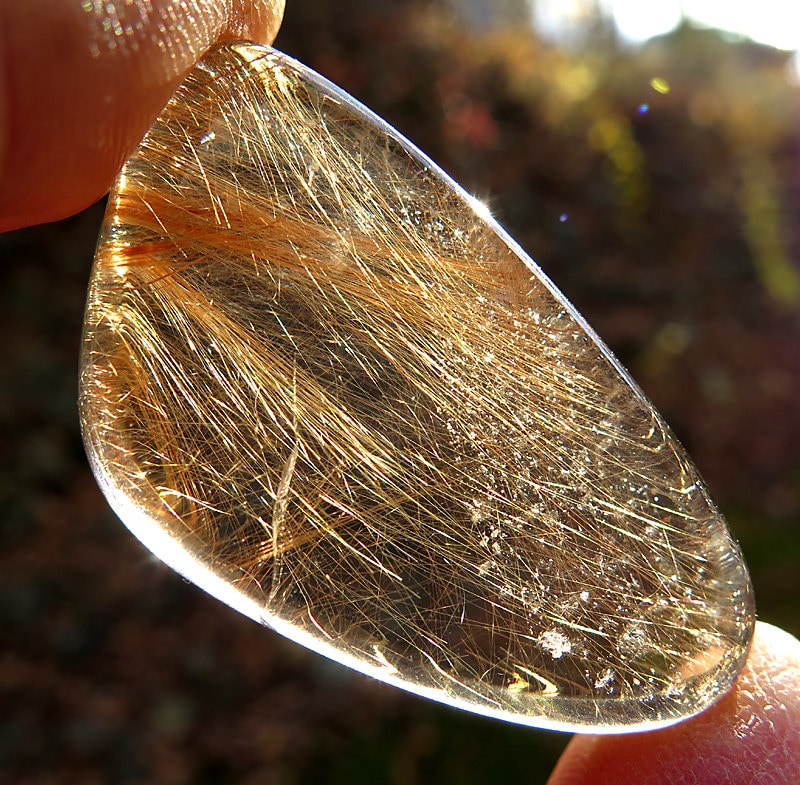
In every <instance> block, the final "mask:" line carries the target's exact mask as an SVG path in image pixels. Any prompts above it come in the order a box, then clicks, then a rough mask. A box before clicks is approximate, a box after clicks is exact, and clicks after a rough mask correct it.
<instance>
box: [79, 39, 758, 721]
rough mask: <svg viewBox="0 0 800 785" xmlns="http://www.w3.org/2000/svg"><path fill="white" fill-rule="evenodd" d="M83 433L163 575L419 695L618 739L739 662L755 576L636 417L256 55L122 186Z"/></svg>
mask: <svg viewBox="0 0 800 785" xmlns="http://www.w3.org/2000/svg"><path fill="white" fill-rule="evenodd" d="M81 414H82V423H83V428H84V434H85V440H86V444H87V449H88V453H89V456H90V459H91V461H92V464H93V468H94V470H95V473H96V475H97V477H98V480H99V482H100V484H101V486H102V487H103V489H104V491H105V492H106V494H107V496H108V498H109V500H110V503H111V504H112V506H113V507H114V508H115V510H116V511H117V512H118V514H119V515H120V516H121V518H122V519H123V520H124V521H125V523H126V524H127V525H128V526H129V527H130V528H131V529H132V530H133V532H134V533H135V534H136V535H137V536H138V537H139V538H140V539H141V540H142V541H143V542H144V543H145V544H146V545H148V546H149V547H150V548H151V549H152V550H153V551H154V552H155V553H156V554H157V555H158V556H160V557H161V558H162V559H164V560H165V561H166V562H167V563H169V564H171V565H172V566H173V567H174V568H176V569H177V570H179V571H180V572H181V573H183V574H184V575H185V576H186V577H187V578H189V579H190V580H192V581H194V582H196V583H197V584H199V585H200V586H202V587H203V588H205V589H206V590H207V591H209V592H211V593H212V594H214V595H216V596H217V597H219V598H220V599H222V600H223V601H225V602H227V603H228V604H230V605H231V606H233V607H234V608H236V609H238V610H240V611H241V612H243V613H245V614H247V615H249V616H251V617H253V618H254V619H257V620H259V621H261V622H263V623H265V624H267V625H269V626H271V627H273V628H275V629H277V630H278V631H280V632H282V633H283V634H285V635H287V636H288V637H290V638H292V639H294V640H296V641H298V642H300V643H302V644H304V645H306V646H309V647H310V648H312V649H315V650H317V651H319V652H321V653H323V654H326V655H327V656H329V657H332V658H334V659H336V660H338V661H340V662H342V663H344V664H346V665H349V666H351V667H354V668H357V669H358V670H360V671H362V672H365V673H368V674H370V675H372V676H375V677H376V678H379V679H382V680H384V681H387V682H390V683H393V684H396V685H398V686H401V687H404V688H405V689H408V690H411V691H413V692H416V693H418V694H422V695H426V696H428V697H430V698H433V699H436V700H439V701H443V702H445V703H449V704H451V705H456V706H459V707H462V708H465V709H468V710H471V711H476V712H479V713H482V714H486V715H490V716H496V717H501V718H503V719H507V720H512V721H515V722H520V723H526V724H530V725H537V726H542V727H549V728H555V729H561V730H582V729H583V730H591V731H593V732H622V731H628V730H640V729H646V728H651V727H657V726H659V725H666V724H670V723H672V722H675V721H677V720H679V719H681V718H683V717H686V716H689V715H691V714H694V713H696V712H698V711H701V710H702V709H704V708H705V707H706V706H708V705H709V704H710V703H711V702H713V701H714V699H715V698H716V697H718V696H719V695H721V694H722V693H723V692H724V691H725V690H727V688H728V687H729V686H730V684H731V683H732V680H733V679H734V678H735V676H736V674H737V672H738V671H739V669H740V667H741V665H742V663H743V660H744V657H745V655H746V652H747V647H748V645H749V641H750V637H751V634H752V627H753V623H754V611H753V604H752V597H751V589H750V583H749V578H748V574H747V570H746V567H745V565H744V563H743V560H742V557H741V555H740V552H739V550H738V548H737V546H736V544H735V543H734V542H733V541H732V539H731V537H730V535H729V533H728V530H727V527H726V524H725V522H724V520H723V519H722V517H721V516H720V514H719V513H718V512H717V510H716V509H715V508H714V506H713V504H712V503H711V501H710V500H709V498H708V495H707V492H706V490H705V488H704V486H703V484H702V482H701V480H700V478H699V477H698V475H697V472H696V470H695V468H694V467H693V465H692V464H691V462H690V461H689V459H688V458H687V456H686V455H685V454H684V452H683V450H682V448H681V446H680V445H679V444H678V443H677V441H676V440H675V438H674V437H673V436H672V434H671V433H670V431H669V429H668V428H667V427H666V425H665V424H664V423H663V421H662V420H661V418H660V417H659V415H658V414H657V413H656V411H655V410H654V409H653V407H652V406H651V404H650V403H649V402H648V401H647V400H646V399H645V398H644V396H643V395H642V393H641V392H640V391H639V390H638V389H637V388H636V386H635V385H634V384H633V383H632V382H631V380H630V378H629V377H628V376H627V374H626V373H625V372H624V371H623V370H622V368H621V367H620V366H619V364H618V363H617V362H616V360H615V359H614V358H613V357H612V356H611V355H610V353H609V352H608V350H607V349H606V348H605V347H604V346H603V345H602V343H601V342H600V341H599V339H598V338H597V337H596V336H595V335H594V333H593V332H592V331H591V329H590V328H588V327H587V325H586V324H585V323H584V322H583V320H582V319H581V317H580V316H579V315H578V314H577V313H576V312H575V310H574V309H573V308H572V306H570V305H569V303H567V302H566V300H565V299H564V297H563V296H562V295H561V294H560V293H558V292H557V291H556V290H555V288H554V287H553V285H552V284H551V283H550V282H549V281H548V280H547V279H546V278H545V276H544V275H543V273H542V272H541V271H540V270H539V269H538V267H537V266H536V265H535V264H534V263H533V262H532V261H531V260H530V259H528V258H527V257H526V256H525V255H524V253H523V252H522V251H521V250H520V249H519V248H518V247H517V246H516V245H515V244H514V243H513V241H511V240H510V239H509V238H508V236H507V235H506V234H505V233H504V232H503V231H502V230H501V229H500V228H499V227H498V226H497V225H496V224H495V223H494V222H493V221H492V220H491V218H490V217H489V216H488V214H487V213H486V211H485V210H484V209H483V208H482V207H481V205H479V204H478V203H477V202H475V201H474V200H473V199H471V198H470V197H469V196H468V195H466V194H465V193H464V192H463V191H462V190H461V189H460V188H458V186H456V185H455V184H454V183H453V182H452V181H451V180H450V179H449V178H448V177H447V176H446V175H444V174H443V173H442V172H441V171H440V170H439V169H438V168H437V167H436V166H435V165H434V164H433V163H432V162H431V161H429V160H428V159H427V158H425V157H424V156H423V155H422V154H421V153H419V152H418V151H417V150H415V149H414V148H413V147H412V146H411V145H410V144H409V143H408V142H407V141H405V140H404V139H403V138H402V137H400V135H399V134H398V133H397V132H395V131H393V130H392V129H390V128H389V127H388V126H387V125H386V124H385V123H383V122H382V121H381V120H379V119H378V118H377V117H375V116H374V115H372V114H371V113H369V112H368V111H367V110H366V109H364V108H363V107H361V106H360V105H358V104H357V103H356V102H355V101H354V100H353V99H352V98H350V97H348V96H347V95H345V94H344V93H342V92H341V91H340V90H338V89H337V88H335V87H333V86H332V85H330V84H329V83H328V82H326V81H325V80H324V79H322V78H321V77H319V76H317V75H316V74H314V73H313V72H311V71H309V70H308V69H306V68H304V67H303V66H301V65H299V64H297V63H295V62H294V61H292V60H290V59H289V58H286V57H285V56H283V55H281V54H279V53H277V52H275V51H273V50H270V49H266V48H263V47H259V46H255V45H251V44H244V43H241V44H235V45H228V46H224V47H221V48H219V49H217V50H215V51H214V52H212V53H211V54H210V55H209V56H208V57H207V58H206V59H205V60H204V61H203V62H201V64H200V65H199V66H198V67H197V68H196V69H195V70H194V71H193V72H192V74H191V75H190V76H189V78H188V81H187V82H186V83H185V84H184V85H183V87H181V88H180V90H179V91H178V92H177V94H176V95H175V96H174V98H173V99H172V101H171V102H170V104H169V105H168V106H167V107H166V109H165V111H164V113H163V115H162V116H161V117H160V119H159V120H158V121H157V122H156V124H155V125H154V126H153V128H152V130H151V131H150V132H149V134H148V136H147V137H146V138H145V140H144V141H143V143H142V145H141V147H140V149H139V150H138V151H137V152H136V154H135V155H134V156H133V157H132V158H131V159H130V161H129V162H128V163H127V164H126V166H125V168H124V170H123V171H122V173H121V175H120V177H119V180H118V182H117V185H116V187H115V189H114V191H113V192H112V195H111V199H110V203H109V208H108V213H107V217H106V221H105V225H104V229H103V233H102V236H101V239H100V244H99V248H98V252H97V257H96V261H95V267H94V271H93V277H92V282H91V288H90V294H89V302H88V308H87V316H86V325H85V343H84V351H83V358H82V372H81Z"/></svg>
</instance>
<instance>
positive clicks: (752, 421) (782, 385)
mask: <svg viewBox="0 0 800 785" xmlns="http://www.w3.org/2000/svg"><path fill="white" fill-rule="evenodd" d="M772 5H774V8H772V7H771V6H772ZM723 6H724V8H725V9H726V10H725V12H724V13H720V12H719V10H718V9H719V8H720V7H723ZM790 6H792V4H789V3H777V2H776V3H774V4H773V3H770V2H767V1H766V0H762V1H761V2H759V3H735V2H734V3H725V4H721V3H715V2H711V0H684V2H683V3H679V2H677V0H674V1H673V2H670V1H669V0H659V1H658V2H656V1H655V0H654V2H649V3H646V4H645V3H639V2H634V0H628V1H627V2H626V1H625V0H615V1H614V2H612V1H611V0H603V1H602V2H601V1H600V0H594V1H590V0H564V1H563V2H556V0H548V1H547V2H545V0H539V1H537V2H529V1H528V0H440V1H439V2H436V1H434V0H427V1H426V2H422V0H326V1H325V2H323V0H315V2H313V3H309V2H307V3H302V2H293V0H289V2H288V8H287V14H286V21H285V23H284V26H283V29H282V31H281V34H280V36H279V39H278V41H277V46H279V47H280V48H282V49H283V50H284V51H287V52H288V53H290V54H292V55H294V56H296V57H298V58H299V59H301V60H302V61H304V62H306V63H307V64H309V65H310V66H312V67H313V68H315V69H316V70H318V71H320V72H322V73H323V74H325V75H326V76H328V77H329V78H330V79H332V80H333V81H335V82H337V83H338V84H340V85H341V86H342V87H344V88H345V89H346V90H348V91H350V92H352V93H353V94H355V95H356V96H357V97H358V98H360V99H361V100H362V101H364V102H365V103H367V104H368V105H369V106H371V107H372V108H373V109H374V110H376V111H377V112H378V113H379V114H381V115H383V116H384V117H386V118H387V119H388V120H389V121H390V122H391V123H392V124H394V125H396V126H397V127H398V128H399V129H400V130H401V131H402V132H403V133H405V134H406V135H407V136H409V137H410V138H411V139H412V140H413V141H415V142H416V143H417V144H418V145H419V146H420V147H422V149H423V150H425V151H426V152H427V153H428V154H430V155H431V156H432V157H433V158H434V159H435V160H437V161H438V162H439V163H440V164H441V165H442V166H443V167H444V168H445V169H446V170H447V171H449V172H450V173H451V174H452V175H453V176H454V177H455V178H456V180H458V181H460V182H461V183H462V184H463V185H465V186H466V188H467V189H468V190H470V191H472V192H473V193H475V194H477V195H478V196H480V197H481V198H483V199H485V200H486V201H487V202H488V204H489V205H490V206H491V209H492V211H493V212H494V214H495V215H496V216H497V217H498V218H499V220H500V221H501V223H503V224H504V225H505V226H506V227H507V228H508V229H509V230H510V231H511V233H512V234H513V235H514V236H515V237H516V238H517V239H518V240H519V241H520V242H521V243H522V245H523V246H524V247H525V248H526V249H527V250H528V251H530V253H531V254H532V255H533V256H534V258H536V259H537V261H538V262H539V263H540V264H541V265H542V267H543V268H544V269H545V271H546V272H547V273H548V274H549V275H550V277H552V278H553V279H554V281H555V282H556V284H557V285H558V286H559V287H560V288H561V289H562V290H563V291H564V292H565V293H566V295H567V296H568V297H569V298H570V299H571V300H572V301H573V302H574V303H575V304H576V305H577V307H578V308H579V310H580V311H582V312H583V314H584V315H585V316H586V317H587V319H588V320H589V322H590V323H591V324H592V325H593V326H594V327H595V328H596V329H597V331H598V332H599V333H600V335H601V336H603V338H604V339H605V340H606V341H607V342H608V344H609V345H610V346H611V348H612V349H613V350H614V351H615V352H616V353H617V354H618V356H619V357H620V358H621V360H622V361H623V363H624V364H625V365H626V366H627V367H628V368H629V369H630V370H631V372H632V374H633V376H634V377H635V378H636V379H637V380H638V382H639V383H640V384H641V385H642V387H643V388H644V389H645V391H646V392H647V394H648V395H649V396H650V398H651V399H652V400H653V401H654V402H655V404H656V406H657V407H658V408H659V409H660V410H661V412H662V413H663V414H664V415H665V417H666V419H667V420H668V422H669V423H670V424H671V425H672V426H673V428H674V430H675V431H676V432H677V434H678V436H679V437H680V439H681V440H682V441H683V442H684V444H685V445H686V447H687V448H688V450H689V452H690V453H691V455H692V456H693V458H694V459H695V461H696V463H697V464H698V465H699V467H700V470H701V472H702V473H703V475H704V476H705V478H706V480H707V482H708V484H709V486H710V488H711V492H712V495H713V497H714V498H715V500H716V502H717V503H718V505H719V506H720V507H721V508H722V510H723V511H724V512H725V514H726V515H727V517H728V520H729V521H730V525H731V528H732V529H733V532H734V534H735V536H736V537H737V538H738V539H739V541H740V542H741V543H742V547H743V549H744V552H745V555H746V558H747V560H748V563H749V565H750V568H751V571H752V574H753V580H754V583H755V587H756V595H757V601H758V607H759V616H760V618H762V619H764V620H766V621H770V622H773V623H776V624H779V625H781V626H783V627H784V628H786V629H788V630H789V631H791V632H793V633H794V634H795V635H797V634H800V569H799V568H798V563H800V229H799V228H798V226H800V223H799V222H798V218H800V122H798V120H799V119H800V117H799V114H798V113H799V112H800V101H799V100H798V98H800V88H798V84H800V68H798V60H797V56H796V55H795V54H793V52H792V49H793V48H796V47H799V46H800V40H798V39H797V37H795V38H794V40H793V39H792V36H800V19H798V18H796V17H797V15H798V13H800V12H798V11H797V10H794V8H793V7H790ZM645 7H646V9H647V13H645V14H642V9H643V8H645ZM637 9H638V10H637ZM745 9H749V10H751V11H752V10H755V11H757V12H758V13H757V14H752V15H751V16H749V17H748V16H747V15H746V14H745ZM781 13H783V14H787V15H788V16H780V14H781ZM791 14H794V15H795V19H794V20H792V19H791V18H790V16H791ZM770 20H771V21H770ZM718 26H719V27H722V28H726V29H723V30H718V29H716V27H718ZM775 47H780V48H775ZM102 214H103V207H102V205H97V206H95V207H94V208H91V209H90V210H87V211H86V212H84V213H82V214H80V215H78V216H75V217H74V218H72V219H69V220H67V221H63V222H60V223H57V224H51V225H48V226H41V227H36V228H32V229H28V230H23V231H19V232H14V233H9V234H6V235H2V236H0V281H1V282H0V298H1V299H2V309H0V319H2V334H3V335H5V336H6V337H5V339H4V340H3V341H2V344H1V345H0V418H1V419H2V437H3V438H2V441H0V456H1V458H0V459H1V460H2V467H1V470H0V498H1V499H2V515H1V516H0V639H1V640H2V641H3V642H2V646H1V647H0V780H4V781H8V782H11V781H13V782H18V783H37V784H38V783H51V782H52V783H81V784H82V785H91V784H92V783H159V784H161V783H163V784H164V785H168V784H171V783H176V784H177V783H197V784H198V785H205V784H206V783H208V785H212V784H213V783H220V784H222V783H243V784H246V785H255V783H264V784H265V785H272V784H273V783H276V784H277V783H281V784H284V783H285V784H287V785H288V784H291V783H298V784H301V783H319V782H322V783H332V784H334V785H336V784H337V783H351V784H353V785H356V784H357V783H376V782H386V783H391V784H392V785H413V784H415V783H434V782H436V783H441V782H458V783H461V784H463V785H468V784H469V783H490V782H491V783H496V782H510V781H514V782H517V783H530V784H531V785H535V784H536V783H544V782H545V781H546V779H547V776H548V773H549V771H550V769H551V768H552V766H553V764H554V761H555V759H556V757H557V755H558V754H559V752H560V750H561V749H562V748H563V746H564V745H565V744H566V742H567V740H568V737H566V736H564V735H562V734H555V733H547V732H543V731H536V730H531V729H525V728H517V727H513V726H508V725H503V724H501V723H497V722H492V721H488V720H485V719H481V718H478V717H472V716H469V715H466V714H461V713H458V712H455V711H451V710H448V709H445V708H442V707H438V706H434V705H431V704H429V703H426V702H424V701H422V700H420V699H417V698H413V697H410V696H407V695H405V694H402V693H400V692H399V691H396V690H393V689H390V688H387V687H383V686H381V685H378V684H373V683H372V682H370V681H368V680H366V679H365V678H363V677H360V676H357V675H355V674H352V673H350V672H348V671H345V670H344V669H342V668H340V667H338V666H335V665H332V664H329V663H327V662H326V661H323V660H322V659H321V658H319V657H316V656H315V655H311V654H308V653H306V652H305V651H303V650H301V649H299V648H298V647H296V646H294V645H292V644H289V643H287V642H284V641H282V640H280V639H278V638H277V637H276V635H274V634H273V633H272V632H270V631H267V630H265V629H261V628H259V627H257V626H256V625H254V624H253V623H252V622H249V621H247V620H246V619H244V618H240V617H238V616H237V615H236V614H235V613H233V612H232V611H230V610H229V609H228V608H226V607H223V606H222V605H220V604H219V603H217V602H216V601H214V600H211V599H210V598H208V597H206V596H204V595H203V594H201V593H200V592H199V591H198V590H196V589H194V588H193V587H191V586H189V585H188V584H187V583H185V582H184V581H182V580H181V579H180V578H178V577H177V576H175V575H174V574H172V573H171V572H170V571H169V570H167V569H166V568H165V567H163V566H162V565H160V564H159V563H157V562H156V561H155V560H154V559H153V558H152V557H151V556H150V555H149V554H148V553H147V552H145V551H144V549H143V548H142V547H141V546H140V545H139V544H138V543H137V542H136V541H134V539H133V538H132V536H131V535H130V534H129V533H128V532H127V530H126V529H125V528H124V527H123V526H122V524H121V523H119V522H118V521H117V520H116V519H115V518H114V516H113V514H112V513H111V512H110V510H109V509H108V507H107V506H106V504H105V502H104V500H103V498H102V497H101V495H100V492H99V490H98V489H97V486H96V485H95V483H94V480H93V479H92V477H91V475H90V472H89V469H88V466H87V464H86V460H85V458H84V454H83V449H82V445H81V440H80V434H79V430H78V419H77V411H76V393H77V362H78V351H79V346H80V332H81V318H82V308H83V301H84V296H85V289H86V283H87V279H88V276H89V270H90V265H91V260H92V254H93V248H94V243H95V239H96V236H97V232H98V229H99V226H100V222H101V220H102Z"/></svg>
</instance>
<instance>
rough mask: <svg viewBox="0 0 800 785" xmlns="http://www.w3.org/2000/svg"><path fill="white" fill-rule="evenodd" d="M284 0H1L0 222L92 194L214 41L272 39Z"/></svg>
mask: <svg viewBox="0 0 800 785" xmlns="http://www.w3.org/2000/svg"><path fill="white" fill-rule="evenodd" d="M283 6H284V0H113V2H109V0H24V2H20V0H0V232H2V231H8V230H9V229H16V228H19V227H22V226H28V225H31V224H36V223H44V222H46V221H55V220H58V219H59V218H64V217H66V216H68V215H72V214H74V213H76V212H78V211H80V210H82V209H83V208H84V207H87V206H88V205H90V204H92V202H95V201H96V200H97V199H99V198H100V197H101V196H102V195H103V194H104V193H105V192H106V191H107V190H108V188H109V186H110V185H111V182H112V181H113V179H114V176H115V175H116V173H117V172H118V171H119V169H120V167H121V166H122V163H123V161H124V160H125V159H126V158H127V157H128V156H129V155H130V153H131V152H132V151H133V150H134V148H135V147H136V145H137V144H138V143H139V141H140V140H141V138H142V137H143V136H144V134H145V132H146V131H147V129H148V128H149V127H150V125H151V124H152V122H153V120H154V119H155V118H156V116H157V115H158V113H159V112H160V111H161V109H162V108H163V107H164V105H165V104H166V102H167V100H168V99H169V97H170V95H172V93H173V92H174V91H175V88H176V87H177V86H178V85H179V84H180V82H181V81H182V80H183V77H184V75H185V74H186V72H187V71H188V70H189V69H190V68H191V67H192V66H193V65H194V64H195V63H196V62H197V60H199V59H200V57H201V56H202V55H203V53H204V52H205V51H206V50H207V49H208V48H209V47H210V46H211V45H212V44H214V43H215V42H217V41H223V40H226V39H236V38H247V39H250V40H253V41H258V42H262V43H271V42H272V40H273V39H274V38H275V35H276V33H277V32H278V27H279V26H280V21H281V17H282V16H283Z"/></svg>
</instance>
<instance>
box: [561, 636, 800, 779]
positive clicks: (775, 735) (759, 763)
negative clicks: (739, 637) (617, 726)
mask: <svg viewBox="0 0 800 785" xmlns="http://www.w3.org/2000/svg"><path fill="white" fill-rule="evenodd" d="M798 782H800V641H798V640H797V639H796V638H794V637H793V636H791V635H789V634H788V633H786V632H784V631H783V630H780V629H778V628H776V627H773V626H771V625H768V624H763V623H759V624H758V625H757V626H756V636H755V639H754V641H753V647H752V649H751V652H750V656H749V657H748V661H747V664H746V665H745V668H744V670H743V671H742V674H741V675H740V677H739V679H738V680H737V682H736V684H735V685H734V687H733V689H732V690H731V692H730V693H728V694H727V695H726V696H725V697H724V698H722V699H721V700H720V701H719V702H718V703H716V704H715V705H714V706H712V707H711V708H710V709H709V710H708V711H706V712H704V713H703V714H701V715H699V716H697V717H694V718H693V719H691V720H687V721H686V722H683V723H681V724H679V725H675V726H673V727H670V728H666V729H664V730H660V731H653V732H651V733H640V734H630V735H622V736H588V735H587V736H575V737H574V738H573V739H572V741H571V742H570V743H569V745H568V746H567V749H566V750H565V752H564V755H563V756H562V758H561V760H560V761H559V763H558V765H557V766H556V768H555V770H554V771H553V774H552V776H551V778H550V780H549V781H548V785H676V783H692V785H720V784H721V783H730V784H732V785H733V784H737V785H738V783H748V785H759V783H764V785H766V783H770V785H778V784H781V785H783V784H785V785H795V783H798Z"/></svg>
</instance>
